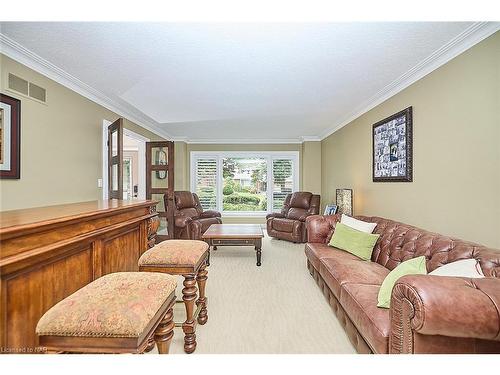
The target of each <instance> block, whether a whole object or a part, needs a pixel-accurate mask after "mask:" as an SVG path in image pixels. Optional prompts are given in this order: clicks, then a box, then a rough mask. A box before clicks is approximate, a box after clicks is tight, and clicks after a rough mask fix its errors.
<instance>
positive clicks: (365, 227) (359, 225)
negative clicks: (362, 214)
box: [340, 214, 377, 233]
mask: <svg viewBox="0 0 500 375" xmlns="http://www.w3.org/2000/svg"><path fill="white" fill-rule="evenodd" d="M340 222H341V223H342V224H345V225H347V226H348V227H351V228H353V229H356V230H359V231H361V232H365V233H373V230H374V229H375V227H376V226H377V223H367V222H366V221H361V220H358V219H355V218H353V217H350V216H347V215H344V214H342V217H341V219H340Z"/></svg>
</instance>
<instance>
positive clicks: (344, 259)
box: [319, 248, 390, 298]
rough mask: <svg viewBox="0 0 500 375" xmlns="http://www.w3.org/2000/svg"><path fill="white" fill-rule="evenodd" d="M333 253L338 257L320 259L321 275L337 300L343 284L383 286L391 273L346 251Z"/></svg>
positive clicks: (334, 251)
mask: <svg viewBox="0 0 500 375" xmlns="http://www.w3.org/2000/svg"><path fill="white" fill-rule="evenodd" d="M332 252H333V253H334V254H336V256H334V257H328V258H322V259H320V268H319V273H320V275H321V276H322V277H323V279H324V280H325V282H326V284H327V285H328V286H329V287H330V289H331V291H332V292H333V294H334V295H335V296H336V297H337V298H339V297H340V287H341V286H342V285H343V284H346V283H357V284H373V285H382V282H383V281H384V279H385V277H386V276H387V275H388V274H389V272H390V271H389V270H388V269H387V268H385V267H384V266H381V265H380V264H378V263H375V262H370V261H366V260H362V259H360V258H358V257H356V256H354V255H352V254H350V253H348V252H346V251H343V250H339V249H337V248H332Z"/></svg>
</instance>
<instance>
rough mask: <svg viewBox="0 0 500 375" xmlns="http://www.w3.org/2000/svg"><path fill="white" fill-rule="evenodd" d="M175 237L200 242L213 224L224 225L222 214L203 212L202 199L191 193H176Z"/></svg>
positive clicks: (210, 211) (209, 211)
mask: <svg viewBox="0 0 500 375" xmlns="http://www.w3.org/2000/svg"><path fill="white" fill-rule="evenodd" d="M174 197H175V198H174V205H175V212H174V237H175V238H180V239H186V240H200V239H201V235H202V234H203V233H205V231H206V230H207V229H208V228H209V227H210V225H212V224H222V219H221V215H220V212H217V211H213V210H207V211H203V207H201V204H200V199H199V198H198V195H196V194H195V193H191V192H190V191H176V192H174Z"/></svg>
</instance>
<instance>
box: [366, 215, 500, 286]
mask: <svg viewBox="0 0 500 375" xmlns="http://www.w3.org/2000/svg"><path fill="white" fill-rule="evenodd" d="M356 218H357V219H359V220H363V221H368V222H372V223H377V226H376V227H375V230H374V231H373V233H375V234H380V238H379V239H378V241H377V244H376V245H375V248H374V249H373V253H372V261H374V262H377V263H379V264H381V265H383V266H384V267H386V268H388V269H389V270H393V269H394V268H396V266H398V265H399V264H401V263H402V262H404V261H405V260H408V259H411V258H416V257H418V256H421V255H423V256H425V258H426V259H427V271H428V272H432V271H434V270H435V269H436V268H438V267H440V266H442V265H443V264H447V263H450V262H455V261H457V260H460V259H472V258H474V259H477V260H479V263H480V265H481V269H482V271H483V273H484V275H485V276H487V277H488V276H491V277H500V251H498V250H493V249H488V248H486V247H484V246H481V245H477V244H474V243H471V242H467V241H463V240H459V239H456V238H451V237H448V236H444V235H441V234H437V233H432V232H428V231H425V230H423V229H419V228H416V227H414V226H411V225H408V224H403V223H399V222H397V221H393V220H389V219H384V218H380V217H367V216H356Z"/></svg>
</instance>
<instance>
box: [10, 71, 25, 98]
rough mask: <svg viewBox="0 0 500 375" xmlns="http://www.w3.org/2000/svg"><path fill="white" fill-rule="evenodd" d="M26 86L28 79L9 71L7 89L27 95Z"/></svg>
mask: <svg viewBox="0 0 500 375" xmlns="http://www.w3.org/2000/svg"><path fill="white" fill-rule="evenodd" d="M28 87H29V82H28V81H26V80H25V79H22V78H21V77H18V76H16V75H14V74H12V73H9V89H11V90H14V91H17V92H19V93H21V94H23V95H28Z"/></svg>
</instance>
